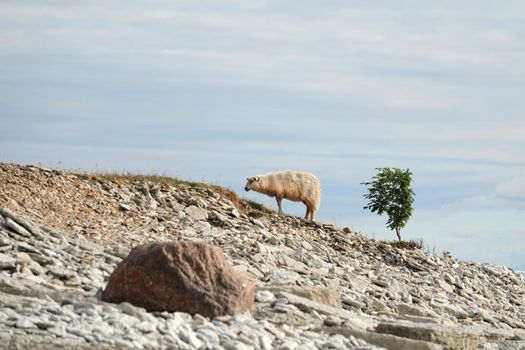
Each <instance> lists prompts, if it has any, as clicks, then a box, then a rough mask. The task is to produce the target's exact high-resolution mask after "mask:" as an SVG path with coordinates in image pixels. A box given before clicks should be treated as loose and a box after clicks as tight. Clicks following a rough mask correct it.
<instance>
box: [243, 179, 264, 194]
mask: <svg viewBox="0 0 525 350" xmlns="http://www.w3.org/2000/svg"><path fill="white" fill-rule="evenodd" d="M246 180H247V181H248V182H246V186H244V190H245V191H246V192H248V191H249V190H256V189H257V188H258V185H259V182H260V181H261V178H260V177H259V176H252V177H248V178H246Z"/></svg>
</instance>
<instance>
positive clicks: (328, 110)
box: [0, 0, 525, 270]
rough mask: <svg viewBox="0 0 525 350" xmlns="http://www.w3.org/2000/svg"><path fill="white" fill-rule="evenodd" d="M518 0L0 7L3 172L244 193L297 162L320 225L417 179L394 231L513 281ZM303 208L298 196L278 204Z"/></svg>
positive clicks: (522, 14) (524, 162) (39, 1)
mask: <svg viewBox="0 0 525 350" xmlns="http://www.w3.org/2000/svg"><path fill="white" fill-rule="evenodd" d="M523 23H525V2H523V1H515V0H509V1H505V2H501V1H485V0H476V1H470V0H466V1H460V2H458V1H447V0H445V1H440V2H435V1H420V0H418V1H415V0H414V1H403V0H400V1H396V2H392V1H373V2H371V1H335V0H333V1H332V0H329V1H310V0H305V1H301V2H297V1H286V0H278V1H259V0H253V1H239V0H232V1H222V0H216V1H198V2H197V1H172V0H170V1H168V0H148V1H145V0H142V1H141V0H136V1H125V2H122V1H115V0H104V1H102V0H84V1H74V2H72V1H46V0H26V1H14V0H12V1H9V0H0V130H1V131H0V135H1V136H0V161H2V162H15V163H20V164H39V165H42V166H46V167H52V168H59V169H66V170H75V171H117V172H133V173H141V174H151V173H156V174H165V175H171V176H177V177H181V178H183V179H187V180H192V181H206V182H209V183H213V184H218V185H222V186H226V187H229V188H231V189H233V190H234V191H236V192H237V193H238V194H239V195H242V196H245V197H246V198H249V199H254V200H257V201H260V202H262V203H263V204H265V205H267V206H269V207H272V208H276V204H275V201H274V199H272V198H269V197H266V196H264V195H260V194H254V193H253V192H250V193H244V191H243V188H244V184H245V179H246V177H248V176H251V175H256V174H264V173H269V172H274V171H280V170H288V169H290V170H297V171H308V172H312V173H314V174H316V175H317V176H318V177H319V179H320V180H321V183H322V191H323V199H322V202H321V206H320V208H319V211H318V213H317V215H316V218H317V219H318V220H320V221H323V222H328V223H333V224H336V225H337V226H339V227H345V226H347V227H350V228H352V229H353V230H355V231H358V232H361V233H362V234H364V235H366V236H368V237H370V238H375V239H388V240H391V239H395V237H396V236H395V233H394V232H392V231H390V230H388V229H387V228H386V226H385V223H386V221H387V218H386V217H384V216H378V215H375V214H373V213H370V212H367V211H365V210H363V206H365V205H366V204H367V203H366V200H365V199H364V197H363V195H364V194H365V193H366V187H365V186H363V185H361V183H362V182H365V181H369V180H370V179H371V178H372V176H374V175H375V173H376V170H375V169H376V168H380V167H398V168H402V169H410V170H411V172H412V173H413V188H414V191H415V193H416V197H415V201H414V212H413V215H412V217H411V219H410V220H409V222H408V224H407V226H406V227H405V228H404V229H403V230H402V232H401V235H402V237H403V238H404V239H407V240H409V239H420V238H421V239H423V241H424V244H425V246H426V249H428V250H430V251H432V252H435V253H436V254H441V253H442V252H443V251H449V252H451V253H452V254H453V255H454V256H456V257H458V258H461V259H464V260H473V261H479V262H489V263H494V264H498V265H507V266H510V267H512V268H514V269H517V270H525V254H524V253H523V252H524V251H525V239H524V238H525V225H524V224H525V152H524V150H525V116H524V111H525V97H524V95H523V92H524V91H525V26H524V25H523ZM283 210H284V211H285V212H287V213H291V214H294V215H301V216H302V215H304V211H305V209H304V205H302V204H301V203H294V202H290V201H285V202H283Z"/></svg>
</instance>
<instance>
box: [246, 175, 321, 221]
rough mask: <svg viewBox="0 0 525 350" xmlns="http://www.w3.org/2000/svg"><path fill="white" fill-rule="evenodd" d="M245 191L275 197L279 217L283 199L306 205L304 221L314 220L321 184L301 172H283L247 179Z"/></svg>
mask: <svg viewBox="0 0 525 350" xmlns="http://www.w3.org/2000/svg"><path fill="white" fill-rule="evenodd" d="M246 180H248V182H247V183H246V186H245V187H244V189H245V190H246V191H249V190H254V191H256V192H259V193H263V194H266V195H268V196H270V197H275V199H276V200H277V206H278V207H279V215H281V214H282V212H283V210H282V207H281V201H282V199H283V198H285V199H289V200H291V201H294V202H303V203H304V204H305V205H306V215H305V216H304V218H305V219H306V220H308V219H309V220H311V221H313V220H314V214H315V212H316V211H317V209H318V208H319V204H320V203H321V183H320V182H319V179H317V177H315V175H312V174H309V173H303V172H294V171H285V172H279V173H271V174H266V175H257V176H251V177H248V178H247V179H246Z"/></svg>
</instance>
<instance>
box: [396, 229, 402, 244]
mask: <svg viewBox="0 0 525 350" xmlns="http://www.w3.org/2000/svg"><path fill="white" fill-rule="evenodd" d="M396 235H397V238H398V239H399V242H401V227H396Z"/></svg>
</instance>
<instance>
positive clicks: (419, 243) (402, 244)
mask: <svg viewBox="0 0 525 350" xmlns="http://www.w3.org/2000/svg"><path fill="white" fill-rule="evenodd" d="M382 243H386V244H388V245H390V246H391V247H393V248H399V249H406V250H421V249H424V247H425V244H424V243H423V239H422V238H419V239H416V240H414V239H411V240H410V241H403V240H401V241H382Z"/></svg>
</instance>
